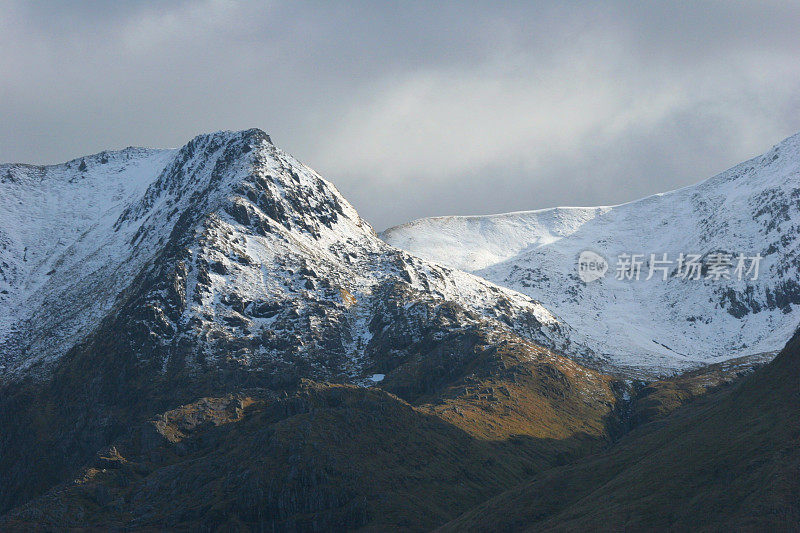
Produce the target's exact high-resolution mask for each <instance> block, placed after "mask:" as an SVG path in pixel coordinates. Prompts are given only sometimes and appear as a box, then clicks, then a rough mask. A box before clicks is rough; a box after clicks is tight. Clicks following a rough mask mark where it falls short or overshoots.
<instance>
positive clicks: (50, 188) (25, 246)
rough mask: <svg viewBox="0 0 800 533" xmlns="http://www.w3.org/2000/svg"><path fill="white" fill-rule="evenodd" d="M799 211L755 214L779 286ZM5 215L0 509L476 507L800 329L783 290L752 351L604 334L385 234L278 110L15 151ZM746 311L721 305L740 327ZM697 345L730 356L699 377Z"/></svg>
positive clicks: (247, 514) (672, 414)
mask: <svg viewBox="0 0 800 533" xmlns="http://www.w3.org/2000/svg"><path fill="white" fill-rule="evenodd" d="M765 164H766V163H765ZM767 166H768V165H767ZM759 172H761V171H759ZM779 177H782V178H781V179H784V182H782V183H784V184H783V185H780V186H779V185H778V181H779ZM779 177H775V182H774V183H773V185H774V188H776V189H775V190H776V191H778V190H779V191H778V192H775V193H774V195H775V197H776V198H779V199H780V198H783V197H782V196H780V195H781V194H789V195H790V196H791V194H793V193H792V192H791V191H792V190H795V189H796V184H793V183H794V182H793V181H792V179H793V178H794V177H795V175H790V176H789V178H786V176H785V175H783V174H781V176H779ZM787 179H788V181H787ZM726 183H727V182H726ZM771 183H772V182H771ZM792 187H794V189H793V188H792ZM776 202H778V200H776ZM781 205H782V204H780V202H778V203H776V204H774V205H773V204H764V206H762V207H763V209H764V212H763V213H762V214H761V215H759V216H757V217H756V219H757V220H759V221H761V222H763V221H765V220H772V221H773V222H772V223H771V224H770V227H771V228H772V229H770V230H769V236H770V238H772V237H775V235H776V234H775V232H776V231H777V232H780V231H782V232H784V236H783V237H782V238H781V239H780V240H778V241H775V242H778V244H776V246H778V249H777V251H774V252H773V253H772V256H771V258H770V260H769V261H766V262H765V265H764V266H765V267H767V266H769V268H771V269H773V270H769V273H768V274H767V273H762V276H767V277H766V279H767V281H765V282H764V283H767V285H765V287H766V286H771V285H768V284H769V283H771V281H770V280H773V278H774V276H775V275H776V274H775V272H779V274H780V276H782V277H781V278H780V279H785V280H790V279H793V278H792V276H795V275H796V268H795V267H796V264H795V263H792V261H794V260H795V259H794V258H795V257H796V253H795V252H796V247H795V246H796V243H795V240H796V232H795V229H796V227H795V226H794V225H793V224H792V223H791V221H792V220H794V219H793V218H792V216H793V213H794V212H795V211H796V208H797V205H796V202H795V203H790V205H789V206H788V207H786V208H785V209H783V208H782V207H781ZM744 216H745V215H743V217H744ZM759 217H761V218H759ZM743 220H744V218H743ZM0 222H1V224H0V302H1V303H2V307H0V517H1V518H0V526H2V529H5V530H9V529H19V530H29V529H34V528H37V527H38V528H41V529H45V530H51V529H56V530H57V529H64V528H78V529H80V528H90V529H92V528H94V529H107V528H120V529H125V528H130V529H145V530H147V529H150V530H152V529H160V528H170V529H178V530H181V529H184V530H188V529H192V530H196V529H201V530H215V529H219V528H222V529H230V528H242V529H244V528H251V529H255V530H299V531H313V530H317V531H319V530H346V529H357V528H364V529H373V530H385V529H403V530H420V531H422V530H430V529H432V528H435V527H437V526H442V525H444V524H446V523H447V522H449V521H452V520H456V519H458V520H461V521H462V522H459V523H463V524H465V525H466V524H469V523H471V522H469V521H470V520H472V518H470V517H471V516H472V515H469V514H468V513H469V512H470V510H471V509H473V508H476V506H479V505H482V504H484V502H487V500H490V499H491V498H493V497H498V498H502V497H504V495H505V494H510V492H508V491H513V490H523V489H515V487H525V486H526V483H530V480H531V479H534V480H536V479H539V478H538V477H537V476H545V475H549V474H548V473H549V472H553V471H555V470H554V469H558V468H562V467H564V468H565V467H567V466H569V465H576V464H579V463H578V461H580V460H581V459H582V458H586V457H589V456H591V457H597V455H594V454H598V453H601V452H603V451H604V450H610V451H608V452H605V453H613V450H616V449H618V446H619V445H618V444H615V443H617V442H618V441H619V442H620V443H624V442H638V441H635V440H634V441H629V440H626V439H633V438H634V437H633V435H634V434H637V433H636V431H639V430H637V428H639V427H642V428H647V427H651V425H652V424H656V425H658V424H667V422H665V421H667V420H673V419H680V417H681V416H685V415H682V414H680V413H685V412H687V411H685V409H690V408H694V407H693V406H696V405H704V404H703V403H700V402H706V401H708V402H711V403H710V404H709V405H711V404H713V405H717V402H718V400H713V399H710V398H717V397H718V394H719V393H718V392H715V391H718V390H723V391H724V390H726V387H738V386H739V385H736V384H737V383H739V382H740V381H741V380H742V379H748V378H746V376H747V375H749V373H750V372H751V370H752V367H753V365H754V363H756V362H758V363H765V362H767V361H769V360H770V359H771V355H772V354H771V353H770V351H769V350H765V351H766V352H767V353H761V354H757V353H756V352H755V350H756V348H758V349H762V348H770V349H771V348H775V349H776V350H777V348H779V347H776V346H775V343H777V340H776V339H778V338H779V337H780V336H781V335H785V337H786V338H785V339H784V341H785V340H786V339H788V337H789V336H790V333H791V331H793V329H791V330H790V329H788V325H787V324H788V323H789V321H791V320H792V319H793V318H794V311H795V303H796V302H794V301H793V300H792V297H791V294H792V293H791V290H788V292H785V293H782V294H783V295H782V296H780V298H781V300H780V301H781V302H782V303H781V305H780V306H778V307H777V309H779V310H780V313H778V314H776V313H775V309H776V308H773V307H770V306H765V307H762V308H759V310H758V311H754V310H751V311H752V312H748V313H744V314H743V315H742V316H741V317H738V318H737V320H740V322H738V324H740V326H739V327H740V329H741V330H742V331H751V330H753V331H757V332H760V333H758V335H760V337H758V340H755V341H753V343H751V344H748V345H747V347H746V348H743V349H742V350H730V351H727V352H724V353H723V352H721V351H720V350H717V351H715V352H714V353H713V354H711V355H709V354H708V353H705V352H704V350H706V348H707V345H706V344H705V343H707V342H710V341H709V340H708V338H706V337H699V338H698V342H697V345H696V347H695V350H694V351H693V352H692V353H693V354H694V355H692V357H689V358H686V360H680V361H679V362H677V363H676V362H675V361H676V360H675V359H674V358H673V357H672V356H666V355H665V354H664V353H661V355H659V356H658V357H653V353H656V352H651V351H647V350H643V351H642V352H641V354H640V355H641V357H640V358H639V359H635V358H634V357H633V353H632V352H631V349H630V348H628V351H625V350H621V351H616V349H613V350H611V351H608V348H609V347H612V348H613V347H614V346H616V345H614V344H613V342H611V341H609V342H610V343H611V344H603V343H601V342H598V339H600V338H601V337H602V336H600V335H598V334H597V333H596V332H595V330H593V329H591V328H589V327H588V326H587V325H586V322H585V320H587V319H586V317H581V316H577V315H574V316H573V318H575V319H576V320H577V321H578V323H579V324H580V325H581V329H578V328H575V327H573V324H571V323H570V322H569V321H565V320H564V318H563V317H561V316H560V315H559V314H558V313H554V312H552V311H551V310H550V308H549V307H548V306H546V305H543V304H542V303H540V302H539V301H538V300H536V299H534V298H532V297H531V296H530V294H531V293H532V292H533V289H532V287H534V285H531V286H530V287H528V286H515V287H504V286H501V285H498V284H495V283H493V282H492V281H489V280H488V279H484V278H482V277H479V276H476V275H474V274H471V273H467V272H464V271H462V270H459V269H458V268H455V267H454V266H448V265H444V264H440V263H437V262H434V261H430V260H428V259H425V258H421V257H417V256H415V255H412V254H410V253H408V252H406V251H403V250H400V249H398V248H394V247H393V246H391V245H389V244H387V243H386V242H384V241H383V240H381V239H380V238H379V237H378V235H377V234H376V233H375V232H374V231H373V229H372V228H371V227H370V225H369V224H368V223H367V222H365V221H364V220H363V219H361V218H360V217H359V215H358V213H357V212H356V211H355V209H353V207H352V206H351V205H350V204H349V203H348V202H347V201H346V200H345V199H344V198H343V197H342V196H341V194H339V192H338V191H337V190H336V188H335V187H333V185H331V184H330V183H328V182H327V181H325V180H324V179H322V178H321V177H320V176H318V175H317V174H316V173H315V172H314V171H313V170H311V169H310V168H308V167H307V166H305V165H303V164H302V163H300V162H299V161H297V160H296V159H294V158H293V157H291V156H290V155H288V154H286V153H285V152H283V151H281V150H280V149H278V148H277V147H275V146H274V145H273V143H272V141H271V139H270V138H269V137H268V136H267V135H266V134H265V133H264V132H262V131H260V130H247V131H243V132H218V133H214V134H209V135H201V136H199V137H197V138H195V139H193V140H192V141H191V142H189V143H188V144H187V145H185V146H184V147H182V148H180V149H177V150H149V149H139V148H129V149H126V150H122V151H119V152H103V153H100V154H97V155H94V156H87V157H84V158H80V159H76V160H74V161H71V162H68V163H65V164H63V165H55V166H48V167H37V166H31V165H13V164H12V165H2V166H0ZM743 223H744V222H742V224H743ZM759 235H760V234H759ZM757 237H758V236H757ZM387 238H388V237H387ZM754 238H756V237H754ZM759 238H760V237H759ZM389 240H390V241H391V240H392V239H391V238H389ZM759 242H760V241H759ZM781 246H782V248H781ZM422 255H424V254H422ZM780 261H783V263H780ZM776 265H778V266H776ZM780 265H784V267H785V269H784V270H777V271H776V270H775V269H778V268H779V266H780ZM792 265H794V266H792ZM457 266H460V267H464V265H457ZM792 268H794V270H792ZM558 272H561V271H557V270H555V271H554V274H553V275H554V276H560V275H562V274H563V275H564V276H567V278H568V277H569V276H571V275H574V266H573V270H571V271H563V272H561V273H558ZM479 273H480V274H486V273H485V272H483V271H481V272H479ZM486 277H487V278H490V279H491V278H492V276H489V275H488V274H486ZM567 278H565V279H564V280H562V281H563V282H564V283H566V279H567ZM559 279H560V278H559ZM570 279H571V278H570ZM495 281H497V280H495ZM500 281H501V282H502V283H501V284H505V285H513V284H511V283H507V280H500ZM549 283H550V282H549V281H548V280H540V281H539V282H537V284H535V287H538V289H537V291H540V292H542V294H543V295H545V296H548V295H549V293H548V292H547V290H545V289H546V288H547V287H548V286H549ZM786 283H789V282H788V281H787V282H786ZM589 286H591V285H589ZM596 286H599V285H596ZM787 286H788V285H787ZM564 287H566V289H565V292H566V293H570V294H572V296H571V298H577V297H578V295H579V294H578V293H574V294H573V292H574V291H572V290H571V289H570V288H569V287H570V285H569V284H567V285H564ZM693 287H699V289H698V291H699V294H700V295H699V296H697V295H694V294H692V295H690V296H692V297H693V298H696V299H700V300H701V299H702V298H703V297H704V295H706V292H707V291H712V292H713V290H716V289H715V288H713V287H710V286H706V285H703V284H702V282H701V284H700V285H695V286H693ZM704 287H705V288H704ZM758 287H761V285H759V286H758ZM516 289H521V290H516ZM522 289H524V290H522ZM528 289H531V290H528ZM687 290H688V289H687ZM744 290H745V291H750V292H752V291H756V288H753V289H744ZM758 290H761V289H758ZM770 290H771V289H770ZM703 291H706V292H703ZM524 292H527V293H528V294H523V293H524ZM687 294H688V293H687ZM737 294H738V293H737ZM752 294H754V295H755V294H760V293H756V292H752ZM770 294H772V295H773V299H774V298H775V297H776V296H775V295H776V294H777V293H774V292H770ZM629 297H630V298H633V296H629ZM684 297H687V298H688V296H687V295H686V294H684ZM754 298H755V296H754ZM786 298H788V300H786ZM590 300H591V299H590ZM587 301H588V300H587ZM698 301H699V300H698ZM656 303H657V304H660V303H659V302H658V301H656ZM552 305H554V306H556V307H557V306H559V305H560V303H559V301H555V302H554V303H553V304H552ZM676 305H677V304H676ZM692 305H694V304H692ZM698 305H699V304H698ZM676 309H677V307H676ZM718 311H719V310H718ZM728 311H729V310H727V308H726V311H725V313H727V315H725V316H723V318H720V316H722V315H724V314H725V313H723V312H721V311H719V312H717V314H716V315H714V316H713V317H712V318H713V320H716V322H713V321H712V322H713V324H712V322H709V324H712V325H714V327H717V326H718V327H723V326H724V327H729V326H730V327H731V328H733V324H737V322H730V323H729V322H726V320H728V319H727V316H734V315H733V314H731V313H730V312H728ZM751 315H752V316H753V317H760V318H758V319H756V318H750V319H748V317H751ZM664 316H665V320H664V323H665V325H663V326H662V327H663V328H667V329H669V328H670V327H672V326H674V324H673V323H672V322H670V321H671V320H672V319H673V317H672V315H670V313H664ZM622 318H625V317H621V319H622ZM747 320H751V321H750V322H747ZM753 320H763V321H765V322H764V324H765V325H772V326H774V327H773V328H772V329H769V328H768V329H766V330H763V331H762V330H758V329H757V328H755V324H757V322H753ZM795 326H796V324H795ZM765 327H766V326H765ZM709 328H711V326H709ZM754 328H755V329H754ZM675 331H676V332H678V331H680V330H675ZM704 331H705V330H704ZM731 331H733V329H731ZM737 331H738V330H737ZM690 333H691V332H688V333H687V332H686V331H682V334H683V335H689V334H690ZM729 333H730V332H729ZM675 334H677V333H675ZM736 334H738V333H736ZM714 338H717V337H714ZM719 338H720V339H721V338H722V333H720V334H719ZM754 338H755V337H754ZM609 339H611V340H613V341H614V342H617V341H616V340H614V339H617V337H614V336H610V337H609ZM617 340H618V339H617ZM720 342H722V341H720ZM634 346H635V344H634ZM742 352H745V353H742ZM659 353H660V352H659ZM662 356H663V357H662ZM742 356H744V357H742ZM785 360H786V357H783V358H782V359H781V358H779V359H778V361H776V362H775V363H771V364H769V365H767V366H766V367H765V369H761V370H759V371H758V372H759V375H763V373H764V372H766V371H767V370H766V369H769V368H774V365H775V364H784V363H780V361H785ZM701 361H714V362H715V363H714V364H712V365H709V366H703V367H702V368H695V369H694V370H692V371H690V372H688V373H681V372H679V371H680V370H681V369H683V368H684V367H689V366H693V367H696V366H698V364H699V362H701ZM781 368H783V367H781ZM793 369H794V370H793ZM784 370H786V369H784ZM795 370H796V367H791V368H789V369H788V371H795ZM654 376H660V378H661V379H658V380H653V377H654ZM795 376H796V372H795ZM787 379H789V381H788V383H789V385H786V387H789V388H791V384H792V383H794V384H796V383H797V382H796V380H795V381H794V382H792V381H791V376H790V377H789V378H787ZM731 383H733V385H728V384H731ZM742 386H743V385H742ZM709 391H711V392H712V395H711V396H708V395H707V393H708V392H709ZM707 398H708V399H707ZM767 407H768V408H765V410H764V412H771V411H770V409H772V408H773V406H772V405H771V404H770V405H768V406H767ZM785 414H786V413H785V412H784V411H780V412H779V413H778V414H777V415H775V416H777V417H780V416H784V415H785ZM686 416H688V415H686ZM770 416H771V415H770ZM669 423H670V424H672V422H669ZM742 423H745V422H742ZM787 427H791V426H787ZM631 431H633V433H630V435H631V436H630V437H628V436H625V435H627V434H628V433H629V432H631ZM642 431H644V430H642ZM621 438H622V440H621V441H620V440H619V439H621ZM770 442H771V441H770ZM768 444H769V443H767V444H765V446H766V448H764V449H759V450H756V452H754V454H755V456H757V457H762V456H763V454H764V453H766V452H769V453H771V451H772V448H769V447H768ZM769 445H771V444H769ZM732 453H733V452H732ZM757 460H760V459H757ZM788 487H789V489H791V490H793V489H792V487H791V486H788ZM782 490H783V489H782ZM780 494H782V495H783V494H785V491H784V492H780ZM776 501H777V500H776ZM486 505H489V504H486ZM498 509H501V507H498ZM781 509H783V507H781ZM788 509H789V510H788V511H787V512H789V513H791V512H794V511H792V510H791V508H788ZM498 512H502V511H498ZM464 513H467V514H464ZM460 515H463V516H461V518H459V516H460ZM498 523H501V522H498Z"/></svg>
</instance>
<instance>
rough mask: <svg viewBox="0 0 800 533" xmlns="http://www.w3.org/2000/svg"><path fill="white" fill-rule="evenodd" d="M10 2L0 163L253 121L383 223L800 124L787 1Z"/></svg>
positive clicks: (679, 167)
mask: <svg viewBox="0 0 800 533" xmlns="http://www.w3.org/2000/svg"><path fill="white" fill-rule="evenodd" d="M495 4H496V3H489V2H478V3H472V2H471V3H456V2H452V3H449V2H445V3H438V2H437V3H428V2H359V3H346V4H345V3H339V4H338V5H337V3H332V2H310V3H305V2H273V3H255V2H254V3H233V2H222V1H206V2H115V3H113V4H110V3H106V2H69V3H66V2H64V3H62V2H36V3H29V2H4V3H3V8H2V9H1V10H0V49H2V53H0V70H1V71H2V73H3V75H2V76H0V123H1V124H2V128H0V160H2V161H26V162H44V163H51V162H58V161H63V160H67V159H71V158H72V157H75V156H78V155H82V154H85V153H91V152H96V151H99V150H102V149H107V148H120V147H124V146H127V145H131V144H134V145H148V146H178V145H180V144H183V143H184V142H186V141H187V140H188V139H189V138H191V137H192V136H194V135H196V134H197V133H201V132H204V131H211V130H218V129H243V128H248V127H253V126H257V127H261V128H263V129H265V130H267V131H269V132H270V133H271V134H272V136H273V139H275V140H276V142H277V143H278V144H279V145H280V146H282V147H283V148H285V149H287V150H288V151H290V152H292V153H294V154H295V155H296V156H298V157H299V158H300V159H301V160H303V161H305V162H306V163H308V164H309V165H311V166H313V167H315V168H316V169H317V170H319V171H320V172H321V173H322V174H323V175H325V176H327V177H328V178H329V179H331V180H332V181H334V183H336V185H337V186H338V187H339V188H340V189H341V190H342V192H343V193H344V194H345V195H346V196H347V197H348V198H349V199H351V200H352V201H353V203H354V204H355V205H356V207H357V208H358V209H359V210H360V211H361V212H362V214H363V215H364V216H365V217H366V218H368V219H369V220H370V221H371V222H373V223H374V225H375V226H376V227H377V228H378V229H382V228H384V227H386V226H388V225H391V224H396V223H400V222H403V221H405V220H408V219H411V218H416V217H420V216H429V215H438V214H456V213H460V214H470V213H486V212H498V211H509V210H520V209H535V208H543V207H548V206H551V205H557V204H583V205H586V204H611V203H619V202H623V201H628V200H631V199H634V198H636V197H639V196H643V195H647V194H652V193H655V192H660V191H663V190H667V189H671V188H675V187H678V186H682V185H686V184H689V183H691V182H694V181H697V180H699V179H703V178H705V177H708V176H710V175H711V174H713V173H716V172H718V171H721V170H724V168H726V167H728V166H730V165H732V164H735V163H737V162H739V161H740V160H743V159H745V158H747V157H750V156H753V155H756V154H757V153H758V152H761V151H764V150H766V149H767V148H769V146H770V145H771V144H773V143H775V142H778V141H779V140H781V138H783V137H785V136H788V135H790V134H792V133H795V131H796V130H799V129H800V97H798V96H797V95H800V90H798V89H800V64H798V63H797V61H796V58H797V57H798V55H799V54H798V52H800V42H798V40H797V37H796V27H798V24H799V23H800V7H798V6H795V5H794V4H792V3H778V2H775V3H769V2H753V3H730V2H719V3H717V2H703V3H692V4H691V5H676V4H672V5H671V4H667V3H663V2H636V3H630V2H619V3H604V4H602V5H601V4H598V3H588V2H587V3H560V2H559V3H532V2H525V3H518V4H509V5H506V6H502V7H497V6H496V5H495Z"/></svg>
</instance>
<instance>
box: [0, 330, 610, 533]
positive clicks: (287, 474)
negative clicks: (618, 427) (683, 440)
mask: <svg viewBox="0 0 800 533" xmlns="http://www.w3.org/2000/svg"><path fill="white" fill-rule="evenodd" d="M451 340H452V342H451ZM451 340H448V338H445V339H443V341H442V342H441V343H439V344H438V345H437V349H436V350H434V351H431V352H428V353H426V354H420V356H419V357H412V358H410V359H409V360H408V361H406V362H404V363H403V364H401V365H399V366H398V367H397V368H396V369H395V370H393V371H392V372H390V373H389V374H387V377H386V380H385V387H386V389H387V390H389V391H392V390H394V391H395V392H397V393H398V395H395V394H391V393H390V392H387V391H384V390H380V389H375V388H371V389H365V388H360V387H354V386H349V385H335V384H319V383H315V382H310V381H306V382H303V384H302V385H301V386H300V388H299V389H298V390H297V391H296V392H293V393H289V394H285V393H279V392H275V391H268V390H256V389H248V390H242V391H239V392H238V393H232V394H228V395H224V396H218V397H208V398H202V399H199V400H197V401H195V402H191V403H189V404H184V405H182V406H179V407H176V408H174V409H171V410H168V411H165V412H163V413H161V414H159V415H158V416H155V417H153V418H152V419H151V420H150V421H149V422H147V423H145V424H142V425H136V426H134V427H133V428H132V430H131V431H130V432H129V435H128V436H127V437H125V438H120V439H116V440H115V441H114V443H113V445H112V446H110V447H105V448H103V449H102V450H100V452H99V453H98V454H97V455H96V457H95V458H94V459H93V460H92V461H91V462H90V463H89V464H88V465H86V466H85V467H84V468H83V469H82V471H81V472H80V473H79V474H77V475H76V476H75V478H74V481H70V482H68V483H65V484H62V485H60V486H58V487H56V488H55V489H52V490H50V491H49V492H47V493H46V494H45V495H44V496H42V497H39V498H37V499H35V500H33V501H31V502H28V503H27V504H25V505H23V506H22V507H19V508H17V509H16V510H14V511H12V512H10V513H8V514H7V515H6V516H5V517H4V518H0V529H3V530H28V529H37V528H41V529H44V530H50V529H62V528H68V527H74V528H88V529H90V530H91V529H106V528H123V529H127V528H130V529H134V530H142V529H144V530H146V529H148V528H152V529H170V530H194V531H196V530H201V531H213V530H219V529H221V530H229V529H232V528H236V529H244V530H247V529H250V530H256V531H258V530H267V531H272V530H278V531H330V530H334V531H336V530H352V529H365V530H381V531H384V530H412V531H425V530H430V529H432V528H434V527H437V526H439V525H442V524H443V523H445V522H447V521H449V520H452V519H453V518H455V517H456V516H458V515H459V514H461V513H462V512H464V511H466V510H467V509H469V508H471V507H474V506H475V505H478V504H479V503H481V502H482V501H485V500H486V499H487V498H490V497H491V496H493V495H496V494H499V493H501V492H502V491H504V490H507V489H509V488H511V487H513V486H515V485H518V484H519V483H521V482H522V481H524V480H525V479H529V478H530V477H531V476H532V475H534V474H536V473H538V472H541V471H544V470H546V469H549V468H553V467H554V466H556V465H558V464H564V463H566V462H568V461H572V460H575V459H576V458H577V457H579V456H583V455H586V454H587V453H590V452H591V451H593V450H598V449H600V448H601V447H603V446H605V445H607V443H608V442H609V439H610V434H609V431H610V429H609V428H611V427H613V420H614V416H615V406H616V405H615V404H616V396H615V394H614V393H613V390H612V386H613V381H612V380H611V379H610V378H608V377H606V376H603V375H601V374H598V373H595V372H593V371H590V370H586V369H584V368H582V367H580V366H579V365H577V364H575V363H574V362H572V361H570V360H569V359H567V358H565V357H561V356H558V355H556V354H553V353H551V352H548V351H547V350H544V349H542V348H539V347H537V346H534V345H532V344H530V343H527V342H524V341H521V340H520V339H518V338H516V337H508V338H506V339H504V340H502V339H500V340H499V342H494V341H497V340H498V339H491V342H489V341H490V339H487V338H485V337H484V334H483V333H480V332H478V333H476V336H475V338H474V339H472V340H470V342H466V343H465V342H464V334H458V335H453V337H452V339H451ZM436 369H439V370H438V371H437V370H436ZM432 375H438V376H441V379H437V380H436V381H435V382H431V381H429V380H428V379H427V378H429V377H430V376H432ZM423 377H426V378H425V379H423ZM400 393H402V394H403V396H404V397H405V398H401V397H399V394H400Z"/></svg>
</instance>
